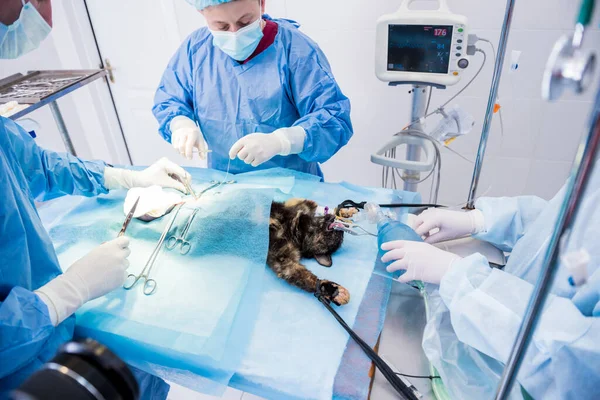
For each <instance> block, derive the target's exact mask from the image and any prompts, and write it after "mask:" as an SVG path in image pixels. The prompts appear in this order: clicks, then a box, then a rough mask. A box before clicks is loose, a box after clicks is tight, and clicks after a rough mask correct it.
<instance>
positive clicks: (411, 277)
mask: <svg viewBox="0 0 600 400" xmlns="http://www.w3.org/2000/svg"><path fill="white" fill-rule="evenodd" d="M381 250H384V251H387V253H385V254H384V255H383V257H381V261H382V262H384V263H388V262H390V261H394V260H395V261H394V262H393V263H392V264H390V265H389V266H388V267H387V271H388V272H390V273H391V272H396V271H400V270H405V271H406V272H405V273H404V274H403V275H402V276H401V277H400V278H398V281H399V282H402V283H407V282H411V281H423V282H426V283H434V284H437V285H439V284H440V282H441V281H442V278H443V277H444V275H446V273H447V272H448V271H449V270H450V268H452V264H454V262H455V261H457V260H460V259H461V258H460V257H459V256H457V255H456V254H452V253H449V252H447V251H444V250H440V249H438V248H437V247H434V246H432V245H430V244H427V243H422V242H411V241H406V240H397V241H394V242H387V243H384V244H382V245H381Z"/></svg>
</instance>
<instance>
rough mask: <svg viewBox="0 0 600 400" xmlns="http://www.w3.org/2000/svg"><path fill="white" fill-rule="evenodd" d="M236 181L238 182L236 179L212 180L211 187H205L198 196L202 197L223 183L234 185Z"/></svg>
mask: <svg viewBox="0 0 600 400" xmlns="http://www.w3.org/2000/svg"><path fill="white" fill-rule="evenodd" d="M234 183H236V181H227V182H220V181H211V182H210V186H209V187H207V188H206V189H204V190H202V191H201V192H200V193H198V198H200V197H201V196H202V195H203V194H204V193H206V192H208V191H210V190H213V189H214V188H216V187H219V186H221V185H233V184H234Z"/></svg>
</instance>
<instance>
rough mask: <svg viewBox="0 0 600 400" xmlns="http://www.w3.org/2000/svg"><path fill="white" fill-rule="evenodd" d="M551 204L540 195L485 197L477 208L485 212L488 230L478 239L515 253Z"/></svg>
mask: <svg viewBox="0 0 600 400" xmlns="http://www.w3.org/2000/svg"><path fill="white" fill-rule="evenodd" d="M547 205H548V202H547V201H546V200H543V199H541V198H539V197H536V196H520V197H500V198H481V199H479V200H477V202H476V203H475V208H477V209H478V210H480V211H481V212H482V213H483V217H484V221H485V231H484V232H482V233H480V234H478V235H476V236H475V238H476V239H479V240H483V241H485V242H488V243H491V244H493V245H494V246H496V247H497V248H499V249H500V250H502V251H507V252H511V251H512V249H513V247H514V246H515V244H516V243H517V241H518V240H519V239H521V238H522V237H523V235H524V234H525V232H526V231H527V229H528V228H529V226H531V224H532V223H533V222H535V220H536V219H537V217H538V215H540V213H541V212H542V211H543V210H544V208H545V207H546V206H547Z"/></svg>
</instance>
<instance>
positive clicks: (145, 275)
mask: <svg viewBox="0 0 600 400" xmlns="http://www.w3.org/2000/svg"><path fill="white" fill-rule="evenodd" d="M179 210H181V205H179V206H178V207H177V211H175V214H173V217H171V220H170V221H169V223H168V224H167V226H166V227H165V230H164V231H163V233H162V235H161V236H160V239H159V240H158V244H157V245H156V247H155V248H154V251H152V254H150V258H149V259H148V261H147V262H146V265H145V266H144V269H143V270H142V272H140V274H139V275H134V274H129V275H128V276H127V279H126V280H125V284H124V285H123V289H125V290H130V289H132V288H133V287H134V286H135V285H136V284H137V283H138V281H139V280H141V279H143V280H144V288H143V290H142V291H143V293H144V294H145V295H146V296H150V295H151V294H153V293H154V292H155V291H156V287H157V284H156V281H155V280H154V279H151V278H150V272H152V267H154V263H156V259H157V258H158V255H159V253H160V249H161V248H162V245H163V243H164V242H165V238H166V237H167V235H168V234H169V231H170V230H171V228H172V227H173V223H174V222H175V219H176V218H177V214H179ZM131 280H133V282H131V283H127V282H128V281H131Z"/></svg>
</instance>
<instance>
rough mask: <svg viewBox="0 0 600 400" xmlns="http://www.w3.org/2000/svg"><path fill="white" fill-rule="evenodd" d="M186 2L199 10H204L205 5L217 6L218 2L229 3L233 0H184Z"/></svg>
mask: <svg viewBox="0 0 600 400" xmlns="http://www.w3.org/2000/svg"><path fill="white" fill-rule="evenodd" d="M186 1H187V2H188V3H190V4H191V5H193V6H194V7H196V9H198V10H199V11H202V10H204V9H205V8H206V7H210V6H218V5H219V4H224V3H230V2H232V1H234V0H186Z"/></svg>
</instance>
